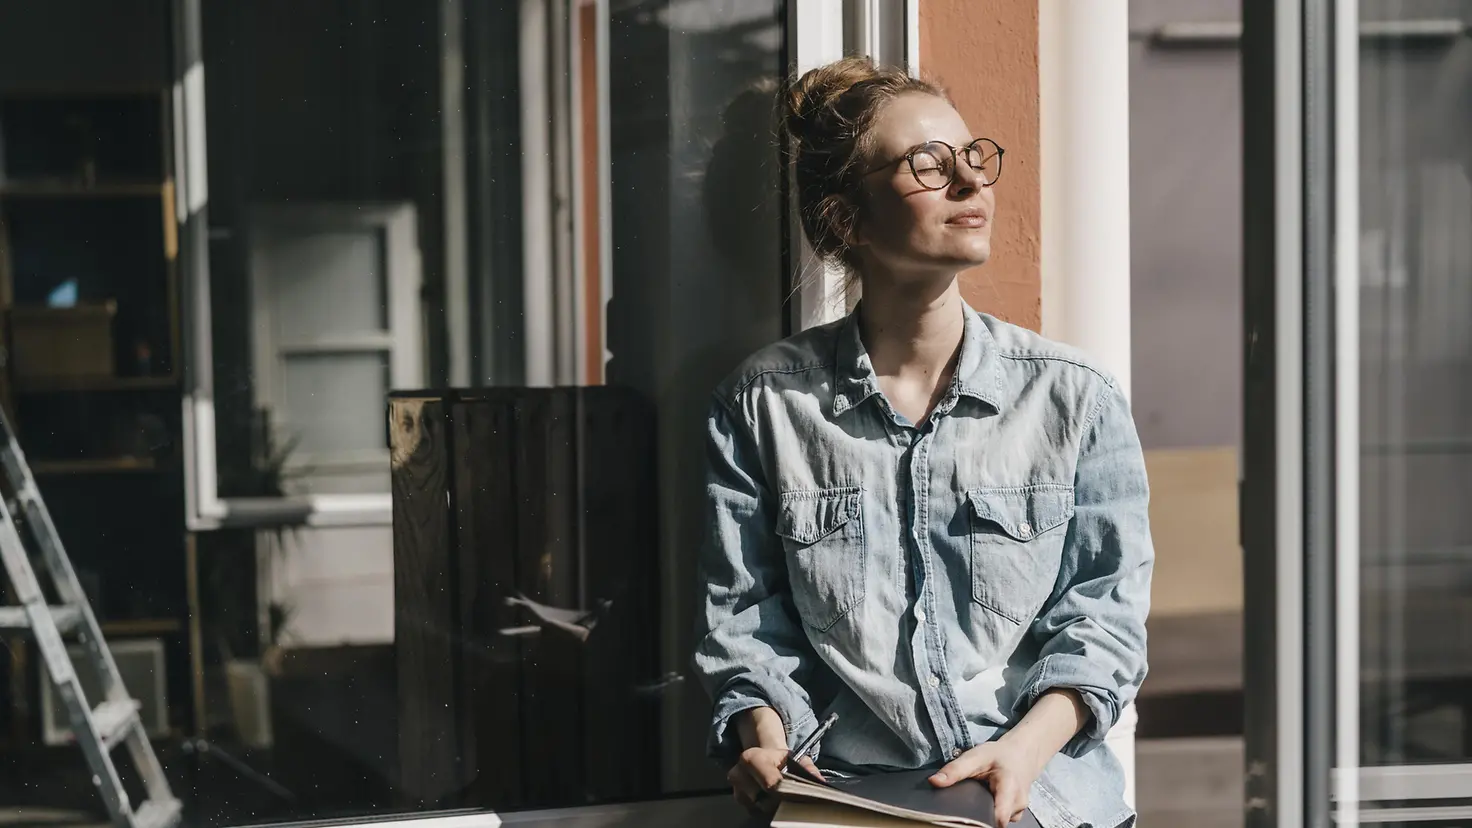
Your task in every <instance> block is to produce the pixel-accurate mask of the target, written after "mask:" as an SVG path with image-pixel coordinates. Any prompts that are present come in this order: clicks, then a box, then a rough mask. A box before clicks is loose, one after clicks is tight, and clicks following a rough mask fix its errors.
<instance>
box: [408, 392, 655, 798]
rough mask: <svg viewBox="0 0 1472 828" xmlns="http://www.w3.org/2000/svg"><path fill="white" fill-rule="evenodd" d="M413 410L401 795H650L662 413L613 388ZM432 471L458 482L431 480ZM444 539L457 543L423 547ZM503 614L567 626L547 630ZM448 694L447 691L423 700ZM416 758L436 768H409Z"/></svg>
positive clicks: (494, 396) (446, 398)
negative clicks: (437, 779) (442, 778)
mask: <svg viewBox="0 0 1472 828" xmlns="http://www.w3.org/2000/svg"><path fill="white" fill-rule="evenodd" d="M411 397H412V395H407V394H404V395H397V396H396V397H395V406H394V411H395V414H394V416H395V425H394V429H395V455H394V456H395V467H394V468H395V488H394V496H395V520H396V526H395V532H396V544H397V543H403V544H406V545H407V546H406V548H404V549H396V551H395V565H396V568H399V570H400V571H399V572H397V573H396V581H397V582H398V583H401V584H407V585H408V589H406V590H401V591H400V593H399V594H398V595H396V602H397V604H398V608H399V617H398V627H397V629H399V630H400V631H401V634H400V638H399V641H398V647H399V660H398V663H399V668H400V670H401V676H400V690H401V693H402V694H403V695H402V698H401V713H402V715H403V716H404V720H405V726H404V728H403V732H402V738H401V742H400V744H401V749H402V750H404V751H406V754H405V785H406V788H408V786H409V785H414V786H415V787H413V788H411V789H410V790H411V791H412V792H413V793H414V794H415V795H417V796H418V797H419V798H420V799H421V800H424V799H425V798H426V796H427V795H428V794H433V795H437V796H438V797H439V801H440V802H441V803H448V802H451V801H455V800H451V799H448V798H447V797H448V796H449V794H451V793H452V792H456V791H458V790H459V789H458V788H456V787H455V784H458V780H459V779H460V778H461V777H468V778H470V782H469V788H468V790H466V791H465V792H464V793H465V796H464V797H463V798H462V799H460V800H458V804H465V805H473V806H479V807H492V808H500V809H506V808H525V807H538V806H542V807H556V806H564V805H572V804H578V803H585V802H590V801H610V800H626V799H632V798H639V797H647V796H652V795H655V794H657V793H658V790H659V770H660V765H659V745H660V738H659V721H660V720H659V715H658V712H659V701H660V692H659V688H658V677H657V675H656V669H657V665H658V642H659V640H660V636H659V626H658V625H659V617H658V612H657V609H656V608H657V595H658V566H657V560H658V557H657V542H658V526H657V521H656V514H655V506H654V504H655V479H654V478H655V469H656V466H655V463H654V420H653V416H652V412H651V409H650V406H649V405H648V404H647V403H646V402H645V401H644V400H643V399H642V398H641V397H640V396H638V394H637V393H635V392H632V391H629V390H626V389H611V388H584V389H578V388H567V389H494V390H477V391H473V392H470V391H467V392H451V393H447V394H445V395H443V396H442V398H441V399H440V400H434V399H425V398H415V399H411ZM416 405H417V406H418V408H417V409H416V408H414V406H416ZM437 417H443V418H444V419H443V421H441V420H437V419H436V418H437ZM437 430H439V431H440V432H443V433H445V434H448V435H449V436H450V437H451V439H449V440H441V439H437V437H438V433H439V432H437ZM427 443H434V444H435V447H434V448H427V447H426V444H427ZM429 456H439V457H441V458H443V459H442V460H441V461H439V462H443V463H446V464H448V466H449V468H448V469H447V470H446V469H440V470H438V471H434V470H432V467H433V465H434V461H431V460H430V459H428V458H429ZM401 458H402V460H401ZM435 474H439V475H440V477H439V478H435V477H434V475H435ZM431 481H433V482H431ZM446 485H447V486H448V488H449V491H448V495H447V494H446V493H445V491H443V490H442V489H441V488H440V487H441V486H446ZM426 489H431V490H433V491H434V492H436V494H435V495H433V496H431V495H429V494H427V492H426ZM405 499H408V500H411V501H415V500H417V502H411V503H408V504H405V505H402V506H401V504H400V502H399V501H401V500H405ZM431 500H433V501H435V502H436V503H438V504H440V507H439V508H440V511H439V512H438V513H436V514H428V512H430V511H434V508H433V507H431V506H430V505H429V501H431ZM446 504H448V505H446ZM401 516H402V517H403V519H404V522H405V527H404V528H403V529H402V530H401V529H400V527H399V526H398V523H399V520H400V517H401ZM451 518H453V527H449V526H447V527H446V528H445V529H444V530H441V529H440V528H438V524H439V523H441V522H442V523H445V524H448V523H449V522H450V519H451ZM436 538H438V540H435V539H436ZM434 543H442V544H445V545H446V546H444V547H443V548H437V549H436V550H428V549H424V548H422V547H423V546H424V545H425V544H434ZM406 567H407V568H410V569H412V571H404V568H406ZM446 573H449V574H448V577H447V576H446ZM508 599H516V600H517V601H522V600H523V599H524V600H525V601H529V602H535V603H536V604H537V605H538V607H542V608H551V609H550V610H545V611H542V615H543V616H545V615H547V613H548V612H551V613H554V614H555V613H556V612H557V611H559V610H560V611H563V612H564V613H567V615H564V616H562V617H561V618H559V619H555V620H551V621H549V620H548V619H547V618H546V617H539V616H538V611H534V608H533V607H530V606H527V605H525V604H524V603H514V604H508ZM569 617H570V618H571V619H572V620H571V621H568V618H569ZM426 630H428V631H429V633H430V634H425V631H426ZM441 631H446V632H444V633H443V634H441ZM508 632H510V633H512V634H511V635H508V634H507V633H508ZM411 648H420V649H423V650H424V652H420V653H412V654H411V653H410V652H409V650H410V649H411ZM404 672H407V673H410V675H404V674H403V673H404ZM441 681H447V682H453V683H454V684H453V689H444V690H433V689H431V688H430V686H429V685H431V684H434V683H437V682H441ZM436 705H439V710H438V711H436V710H433V708H434V707H435V706H436ZM410 708H415V709H416V710H415V712H414V713H412V714H411V712H410V710H409V709H410ZM436 714H437V715H439V716H441V717H442V718H443V717H447V718H446V719H445V720H446V721H449V722H450V724H449V725H448V727H442V726H440V719H436V718H435V715H436ZM414 715H418V716H419V717H420V718H419V720H417V721H416V720H414V718H413V717H414ZM411 722H412V723H411ZM436 727H439V728H440V729H439V730H438V731H436V730H435V728H436ZM449 729H452V730H453V731H454V733H449V732H447V730H449ZM421 740H427V741H421ZM411 745H417V746H415V747H413V748H412V750H411ZM411 755H412V756H417V757H419V758H421V759H423V760H425V761H426V765H425V766H424V767H420V768H412V769H411V768H410V767H409V765H408V762H409V758H408V757H409V756H411ZM457 771H458V772H459V773H460V776H459V777H456V776H454V774H455V772H457ZM437 774H446V775H450V776H451V777H452V778H454V779H455V780H457V781H456V782H455V783H454V784H435V783H434V782H433V780H432V779H431V777H432V776H434V775H437ZM426 792H427V793H426Z"/></svg>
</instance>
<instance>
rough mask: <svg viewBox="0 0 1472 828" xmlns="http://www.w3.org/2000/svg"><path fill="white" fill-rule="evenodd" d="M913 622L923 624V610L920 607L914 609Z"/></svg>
mask: <svg viewBox="0 0 1472 828" xmlns="http://www.w3.org/2000/svg"><path fill="white" fill-rule="evenodd" d="M915 620H916V621H919V622H920V623H922V624H924V623H925V610H924V609H922V608H920V607H916V608H915Z"/></svg>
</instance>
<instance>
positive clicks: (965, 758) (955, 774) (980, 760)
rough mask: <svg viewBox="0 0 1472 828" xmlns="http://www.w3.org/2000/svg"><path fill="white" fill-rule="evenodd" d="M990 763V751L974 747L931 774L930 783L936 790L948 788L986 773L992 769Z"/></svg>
mask: <svg viewBox="0 0 1472 828" xmlns="http://www.w3.org/2000/svg"><path fill="white" fill-rule="evenodd" d="M992 763H993V760H992V751H990V750H988V749H987V745H981V746H979V747H974V748H972V749H971V750H968V751H966V752H965V753H963V754H961V755H960V756H957V757H956V758H955V759H952V760H951V761H950V762H948V763H947V764H946V765H945V767H942V768H941V769H940V770H938V771H936V772H935V773H934V774H932V775H931V777H930V783H931V784H932V785H934V786H936V787H937V788H949V787H950V786H952V785H954V784H956V783H957V782H960V781H961V780H962V779H970V778H972V777H974V776H980V775H981V774H984V773H986V772H987V771H989V770H991V769H992Z"/></svg>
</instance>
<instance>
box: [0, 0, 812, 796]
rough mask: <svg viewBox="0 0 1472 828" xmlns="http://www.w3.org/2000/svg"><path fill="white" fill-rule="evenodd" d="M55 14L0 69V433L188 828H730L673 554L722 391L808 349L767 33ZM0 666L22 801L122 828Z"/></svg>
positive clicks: (479, 20)
mask: <svg viewBox="0 0 1472 828" xmlns="http://www.w3.org/2000/svg"><path fill="white" fill-rule="evenodd" d="M196 5H197V9H198V15H197V19H196V16H195V15H194V14H193V12H192V10H193V9H194V8H195V7H196ZM43 7H44V8H43ZM94 7H95V8H94ZM51 8H52V5H51V4H42V5H41V6H26V7H25V10H22V5H16V4H10V5H6V6H5V7H4V8H3V9H0V40H3V39H5V38H10V39H9V40H5V42H6V43H14V42H26V43H32V44H34V46H33V47H28V48H32V50H33V51H34V53H35V54H36V55H38V56H41V55H46V56H51V57H48V60H47V62H45V63H44V65H42V64H40V63H38V64H37V65H36V66H35V67H31V66H30V64H27V69H28V70H29V69H31V68H34V71H28V72H26V73H24V76H23V77H22V76H19V75H17V76H16V77H9V76H7V75H6V69H5V67H6V66H11V65H13V64H14V63H15V62H16V61H14V60H10V61H9V62H7V60H6V57H5V56H4V55H0V280H3V281H5V282H7V284H3V285H0V303H3V304H4V305H5V307H3V311H4V313H3V316H0V318H3V321H4V325H5V331H4V333H5V335H6V337H7V342H8V352H7V359H6V360H5V365H4V371H3V372H0V403H3V404H4V405H5V406H6V408H5V410H6V412H7V414H13V415H14V418H15V425H16V429H17V432H18V435H19V439H20V443H21V445H22V446H23V447H24V448H25V450H26V452H27V454H28V456H29V457H30V458H31V459H32V460H33V461H34V463H35V465H36V470H37V473H38V475H39V477H40V484H39V485H40V489H41V492H42V494H43V495H44V497H45V498H46V500H47V503H48V505H49V507H50V508H51V511H52V514H53V515H54V516H55V519H56V524H57V527H58V530H59V532H60V536H61V540H62V541H63V543H64V545H65V548H66V550H67V551H68V553H69V554H70V555H71V556H72V558H73V563H74V566H75V568H76V570H77V572H78V578H79V581H80V588H81V589H82V591H83V592H84V593H85V594H86V595H87V596H88V597H89V599H90V603H91V606H92V607H93V608H94V609H95V611H96V613H97V615H98V618H99V620H100V621H101V623H102V625H103V627H102V638H103V639H104V640H105V641H106V642H107V644H108V646H109V648H110V649H111V651H112V652H113V654H114V656H115V657H116V659H117V660H118V661H119V667H120V669H121V671H122V674H123V677H124V681H125V683H126V686H127V690H128V692H129V693H130V694H132V695H133V696H134V697H136V698H138V699H139V700H140V701H141V702H142V703H143V705H144V711H145V712H144V721H145V724H146V725H147V727H148V728H149V729H150V732H152V733H154V735H155V739H154V740H153V742H152V744H153V748H154V750H155V752H156V753H157V755H158V759H159V762H160V763H161V765H162V767H163V769H164V771H165V773H166V774H167V777H168V782H169V783H170V786H171V789H172V792H173V794H174V795H175V796H177V797H179V798H180V799H181V800H182V801H183V805H184V808H185V810H186V813H187V815H188V817H189V820H190V824H199V825H236V824H245V823H251V824H260V823H271V822H281V821H292V820H303V819H315V818H333V817H361V816H366V815H373V816H382V815H385V814H394V813H411V812H427V811H437V810H445V809H453V808H494V809H497V810H501V811H505V810H515V809H530V808H556V807H567V806H582V805H589V804H598V803H609V802H625V801H630V800H634V801H638V800H653V799H656V798H661V797H668V796H670V795H673V794H686V793H692V792H699V793H702V794H710V795H712V797H711V799H712V801H715V802H718V803H719V804H720V807H719V810H718V811H717V813H718V814H719V815H723V816H722V818H727V819H730V820H731V824H737V823H738V822H739V820H740V818H741V814H740V813H739V809H738V808H737V807H736V806H735V805H734V804H733V803H731V801H730V798H729V792H728V790H727V788H728V786H727V784H726V782H725V779H724V771H723V770H722V769H721V768H719V767H717V766H716V765H715V764H714V763H713V762H712V761H710V760H709V759H708V758H707V757H706V750H705V743H706V739H707V736H708V730H709V725H710V704H709V700H708V699H707V698H706V696H705V694H704V691H703V690H702V689H701V688H700V687H698V686H697V683H696V681H695V679H694V677H693V675H691V673H690V667H689V662H690V656H691V653H692V651H693V648H694V641H693V640H692V637H691V636H692V630H693V629H694V627H695V623H694V618H693V612H694V607H695V604H696V597H697V593H696V587H697V585H698V573H697V572H696V571H695V567H694V559H695V556H694V555H693V554H692V551H693V550H694V549H695V548H696V547H697V546H698V544H699V543H700V541H701V538H702V527H703V499H704V498H703V491H704V490H703V474H704V457H705V449H704V441H705V422H706V417H707V415H708V411H709V409H708V404H709V401H710V393H711V391H712V390H713V389H714V388H715V386H716V385H717V384H718V382H719V381H720V380H721V379H722V378H723V377H724V376H725V375H727V374H728V373H729V372H730V371H731V370H732V369H733V368H735V366H736V365H737V363H738V362H739V361H740V360H741V359H742V358H743V357H744V356H746V355H747V354H749V353H751V352H752V351H753V350H755V349H756V348H758V347H760V346H762V345H764V344H767V343H769V342H772V341H774V340H776V339H778V338H780V337H781V336H782V335H783V333H784V331H785V330H786V329H787V327H788V326H787V325H786V324H785V323H784V319H785V318H786V316H787V310H788V308H787V305H786V304H785V302H786V294H787V291H788V289H789V285H788V279H787V276H786V273H787V272H788V270H789V266H788V261H787V257H788V253H787V248H788V245H787V244H786V241H785V237H786V235H787V230H786V228H787V224H786V221H787V218H786V216H785V211H784V210H783V209H782V204H781V201H780V199H781V198H782V193H783V192H784V187H783V185H782V178H781V175H780V171H779V165H778V160H777V157H776V147H775V143H774V140H773V129H772V126H773V125H772V122H771V113H772V104H773V100H772V94H773V91H774V89H775V81H776V80H777V78H778V76H779V75H780V73H782V72H783V71H784V65H785V61H786V59H787V58H788V57H789V54H788V53H789V50H788V48H787V32H786V26H785V21H786V19H787V8H786V6H785V4H784V3H783V2H781V0H658V1H657V2H645V0H634V1H633V2H626V1H625V0H612V1H611V2H593V0H484V1H482V0H363V2H356V1H355V2H314V3H301V2H296V0H258V1H256V2H249V3H237V2H230V0H199V2H198V3H197V4H195V3H192V2H176V3H174V2H163V3H149V4H142V5H140V6H139V8H140V9H142V11H139V12H138V14H137V15H135V16H132V17H130V16H127V15H119V14H116V13H114V12H113V11H112V7H111V5H110V4H107V3H104V2H101V0H68V2H66V3H62V4H57V8H65V9H68V10H70V12H67V13H63V12H50V11H46V10H49V9H51ZM37 9H41V10H40V11H37ZM81 9H94V12H95V13H90V14H88V15H81V14H80V12H79V10H81ZM175 14H178V15H179V19H174V16H173V15H175ZM72 15H77V16H78V18H79V19H80V18H81V17H87V18H89V19H92V18H95V20H96V21H97V22H98V25H99V26H102V27H103V29H104V30H107V31H109V32H111V35H110V38H111V41H116V43H118V44H122V45H120V46H118V49H119V50H120V51H118V52H117V54H112V53H111V52H109V53H108V54H107V55H104V56H98V55H95V54H93V52H94V51H96V50H93V49H90V48H86V47H85V44H86V43H87V41H85V40H84V41H82V42H81V45H79V43H78V42H75V41H74V39H72V38H69V37H68V36H67V35H66V33H67V32H69V31H70V32H73V33H74V31H75V26H76V22H75V20H73V19H70V18H71V16H72ZM600 15H601V16H602V17H601V18H600ZM196 25H197V26H198V28H199V32H198V33H199V35H200V38H199V54H200V55H201V56H202V57H201V58H200V59H201V61H202V63H201V65H200V66H198V67H189V66H182V65H180V66H176V65H175V64H176V63H177V62H178V61H179V60H182V58H177V57H176V55H175V53H174V50H173V46H172V45H171V44H173V43H175V42H177V43H178V44H179V46H180V49H179V51H180V52H181V53H182V52H189V53H191V54H192V53H193V38H192V37H191V34H192V29H193V27H194V26H196ZM600 30H601V31H602V34H601V35H600ZM17 32H23V33H24V34H23V36H22V35H18V34H16V33H17ZM111 41H110V42H111ZM55 56H67V57H66V59H62V57H55ZM129 61H132V62H133V63H136V64H137V65H136V66H122V65H121V64H122V63H128V62H129ZM176 76H177V80H178V83H177V85H176ZM22 87H24V88H22ZM38 90H39V91H38ZM22 93H23V94H22ZM13 100H14V101H32V103H29V104H24V105H22V104H13V102H12V101H13ZM192 102H202V106H201V107H200V108H199V109H197V110H195V109H191V108H190V106H191V105H192ZM181 129H182V130H183V131H182V132H179V130H181ZM200 141H202V142H203V143H202V144H200V143H199V142H200ZM201 150H202V151H203V155H200V154H199V152H200V151H201ZM201 172H205V173H207V187H206V186H204V184H205V183H206V179H205V178H202V177H200V175H199V174H200V173H201ZM181 217H183V218H182V219H181ZM186 356H187V357H189V358H190V361H189V362H188V363H187V366H186V361H185V357H186ZM186 367H187V368H188V370H186ZM447 389H453V390H447ZM196 441H197V442H196ZM196 447H203V450H202V451H200V452H197V453H196V452H193V451H187V450H186V448H187V449H194V448H196ZM186 463H189V465H186ZM191 487H192V488H191ZM186 492H187V494H188V497H186ZM186 508H188V509H191V510H193V511H192V512H191V513H190V514H189V515H186ZM53 597H55V596H53ZM8 617H9V616H5V615H4V614H3V612H0V620H3V619H4V618H8ZM6 642H7V646H9V647H10V649H7V650H4V652H5V653H7V654H8V655H7V656H6V657H4V658H0V671H3V673H4V679H3V680H0V766H3V767H4V768H7V769H20V768H24V770H23V771H22V770H15V773H11V772H10V771H9V770H7V771H5V772H0V811H7V812H8V811H9V809H11V808H12V806H23V807H24V808H27V809H31V808H34V809H36V814H37V816H36V821H37V822H40V821H51V820H52V819H53V818H55V819H65V820H71V819H73V817H75V821H79V822H82V823H87V824H90V823H102V822H105V821H106V814H105V811H104V808H103V799H102V797H100V796H98V795H97V792H96V789H95V788H94V787H93V785H92V781H91V780H92V775H93V774H92V771H91V770H90V769H89V768H88V766H87V764H86V762H85V761H84V760H83V756H82V753H81V751H80V750H79V749H78V748H77V747H76V746H75V745H67V744H63V743H61V742H60V741H59V739H60V737H59V736H58V735H57V733H56V732H55V730H56V728H55V727H54V726H53V725H54V724H55V723H56V722H59V721H62V720H63V719H64V716H63V717H61V718H58V717H57V714H56V711H55V710H54V709H53V708H54V705H52V707H47V706H46V705H48V704H52V702H54V701H55V698H54V695H55V694H52V695H48V694H47V693H46V691H45V690H44V687H43V682H42V680H41V678H40V676H41V673H40V671H39V667H38V665H39V663H40V662H41V661H42V660H43V657H44V654H43V653H41V652H40V651H39V650H38V649H37V648H36V647H35V646H34V644H33V643H32V642H30V641H29V640H28V639H26V637H25V636H24V635H21V636H16V637H14V640H12V639H10V638H7V639H6ZM124 662H125V663H124ZM78 669H79V670H81V671H84V672H85V671H87V670H91V669H92V667H90V666H89V665H86V664H81V665H79V666H78ZM97 686H98V679H97V677H96V676H92V677H89V678H87V679H86V680H85V681H84V682H83V688H84V690H91V689H95V688H96V687H97ZM92 695H93V696H96V695H97V694H96V693H93V694H92ZM47 699H49V700H51V701H44V700H47ZM89 700H90V701H92V702H94V703H95V702H98V701H100V700H99V699H89ZM48 740H49V741H48ZM53 743H55V744H53ZM125 754H126V752H117V753H115V754H114V755H115V756H117V757H119V761H120V763H121V764H123V765H124V766H125V767H127V768H128V770H127V771H126V772H125V773H124V787H125V788H126V791H127V794H128V796H129V798H130V799H131V801H133V802H135V803H141V802H143V801H145V800H146V799H147V793H146V791H145V790H144V787H143V785H142V782H141V780H140V779H139V778H138V777H137V775H136V774H134V773H133V772H132V770H131V764H130V763H129V761H128V759H127V758H126V755H125ZM27 813H29V812H27ZM692 813H693V812H692ZM29 818H30V817H29V816H22V819H29ZM673 819H674V820H675V821H674V822H673V823H671V824H678V823H679V818H678V817H675V818H673ZM693 821H696V822H701V823H706V822H711V821H712V820H709V819H706V818H704V817H700V818H698V819H695V820H693Z"/></svg>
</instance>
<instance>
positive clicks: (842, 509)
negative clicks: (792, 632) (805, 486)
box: [777, 486, 867, 630]
mask: <svg viewBox="0 0 1472 828" xmlns="http://www.w3.org/2000/svg"><path fill="white" fill-rule="evenodd" d="M862 493H863V492H862V490H861V489H860V488H858V487H857V486H851V487H845V488H839V489H821V490H817V491H803V492H784V493H783V494H782V497H781V502H780V511H779V512H778V514H777V534H778V535H779V536H781V538H782V545H783V547H784V549H785V550H786V553H787V574H788V580H789V581H790V582H791V585H792V601H793V603H794V604H796V605H797V611H798V613H799V614H800V615H801V616H802V619H803V621H804V622H805V623H807V624H808V625H810V626H812V627H816V628H817V629H819V630H828V629H829V628H831V627H832V626H833V625H834V624H836V623H838V621H839V619H841V618H843V617H844V616H845V615H847V614H848V613H849V612H850V611H851V610H852V609H853V608H854V607H855V606H857V605H858V604H859V602H860V601H863V600H864V577H865V563H866V560H865V559H866V557H867V556H866V555H865V552H864V521H863V514H862V510H861V507H860V502H861V495H862Z"/></svg>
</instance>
